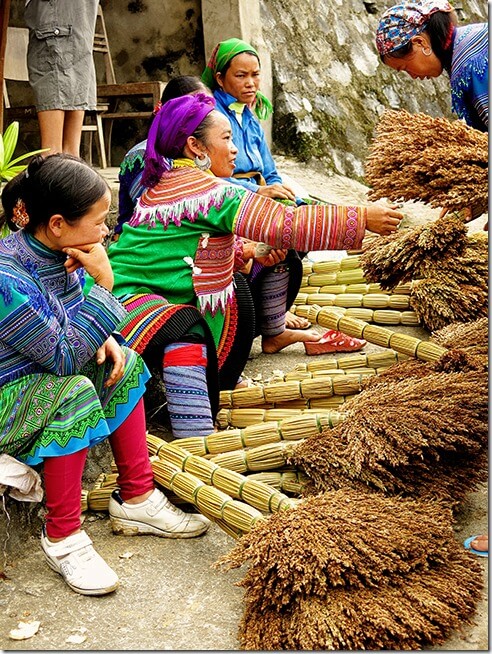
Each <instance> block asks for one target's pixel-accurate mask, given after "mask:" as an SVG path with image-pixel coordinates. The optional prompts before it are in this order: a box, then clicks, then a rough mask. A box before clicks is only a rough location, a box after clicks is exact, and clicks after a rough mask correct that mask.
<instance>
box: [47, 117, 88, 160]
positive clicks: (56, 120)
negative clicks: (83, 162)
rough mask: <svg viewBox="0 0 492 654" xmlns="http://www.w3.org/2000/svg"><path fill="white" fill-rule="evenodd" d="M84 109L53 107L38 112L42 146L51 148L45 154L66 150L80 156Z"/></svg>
mask: <svg viewBox="0 0 492 654" xmlns="http://www.w3.org/2000/svg"><path fill="white" fill-rule="evenodd" d="M84 113H85V112H84V111H83V110H76V111H63V110H61V109H53V110H49V111H39V112H38V122H39V129H40V132H41V147H42V148H49V152H46V153H45V154H54V153H55V152H66V153H67V154H72V155H74V156H75V157H79V156H80V141H81V138H82V125H83V122H84Z"/></svg>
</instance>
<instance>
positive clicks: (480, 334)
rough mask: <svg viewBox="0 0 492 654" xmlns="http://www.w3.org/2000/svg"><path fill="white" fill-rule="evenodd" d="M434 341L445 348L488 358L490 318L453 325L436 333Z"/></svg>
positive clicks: (433, 337)
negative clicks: (457, 349)
mask: <svg viewBox="0 0 492 654" xmlns="http://www.w3.org/2000/svg"><path fill="white" fill-rule="evenodd" d="M432 340H433V341H435V342H436V343H439V345H442V346H443V347H445V348H449V349H451V348H459V349H461V350H464V351H465V352H469V353H470V354H474V355H477V356H482V357H488V352H489V321H488V318H479V319H478V320H475V321H473V322H461V323H460V322H457V323H452V324H451V325H448V326H447V327H443V328H442V329H440V330H439V331H437V332H435V333H434V334H433V335H432Z"/></svg>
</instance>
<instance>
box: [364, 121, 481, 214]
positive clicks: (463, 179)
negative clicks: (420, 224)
mask: <svg viewBox="0 0 492 654" xmlns="http://www.w3.org/2000/svg"><path fill="white" fill-rule="evenodd" d="M402 170H403V171H405V174H404V175H402V174H401V171H402ZM366 183H367V184H368V185H369V186H370V187H371V190H370V191H369V193H368V196H369V198H370V199H380V198H389V199H390V200H397V199H400V198H402V199H404V200H421V201H423V202H427V203H428V204H430V206H432V207H445V208H447V209H454V210H459V209H464V208H466V207H469V206H472V205H482V206H483V207H484V208H483V210H484V211H486V210H487V209H486V207H487V204H488V138H487V134H486V133H482V132H480V131H478V130H476V129H473V128H472V127H469V126H468V125H465V123H464V122H463V121H461V120H453V121H449V120H447V119H446V118H433V117H431V116H428V115H426V114H424V113H417V114H413V115H412V114H410V113H408V112H407V111H404V110H401V111H386V112H385V113H384V114H383V116H382V118H381V120H380V122H379V124H378V125H377V127H376V138H375V139H374V142H373V144H372V146H371V151H370V154H369V157H368V158H367V160H366Z"/></svg>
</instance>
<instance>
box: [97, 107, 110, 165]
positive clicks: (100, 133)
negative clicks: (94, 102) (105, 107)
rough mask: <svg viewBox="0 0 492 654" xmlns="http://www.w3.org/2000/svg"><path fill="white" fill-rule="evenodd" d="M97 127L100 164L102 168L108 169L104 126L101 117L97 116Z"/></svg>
mask: <svg viewBox="0 0 492 654" xmlns="http://www.w3.org/2000/svg"><path fill="white" fill-rule="evenodd" d="M96 127H97V152H98V155H99V163H100V164H101V168H107V167H108V164H107V159H106V148H105V146H104V130H103V126H102V120H101V115H100V114H96Z"/></svg>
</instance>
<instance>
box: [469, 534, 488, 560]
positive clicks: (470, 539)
mask: <svg viewBox="0 0 492 654" xmlns="http://www.w3.org/2000/svg"><path fill="white" fill-rule="evenodd" d="M475 538H477V536H470V537H469V538H467V539H466V540H465V542H464V546H465V548H466V549H467V550H468V551H469V552H472V553H473V554H476V555H477V556H488V555H489V552H488V550H485V551H482V550H475V549H473V547H472V546H471V544H472V542H473V541H474V540H475Z"/></svg>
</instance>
